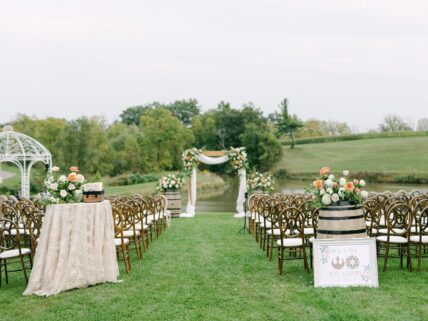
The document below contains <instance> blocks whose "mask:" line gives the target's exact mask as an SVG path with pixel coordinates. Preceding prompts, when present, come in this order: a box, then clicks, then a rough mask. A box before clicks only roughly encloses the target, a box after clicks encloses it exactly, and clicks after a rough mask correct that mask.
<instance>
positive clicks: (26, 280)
mask: <svg viewBox="0 0 428 321" xmlns="http://www.w3.org/2000/svg"><path fill="white" fill-rule="evenodd" d="M19 259H20V261H21V266H22V271H23V272H24V277H25V283H26V284H28V275H27V268H26V267H25V263H24V257H23V256H20V257H19Z"/></svg>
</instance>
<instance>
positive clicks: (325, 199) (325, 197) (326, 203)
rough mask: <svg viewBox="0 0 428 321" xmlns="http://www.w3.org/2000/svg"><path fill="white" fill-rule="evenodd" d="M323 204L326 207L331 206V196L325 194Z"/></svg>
mask: <svg viewBox="0 0 428 321" xmlns="http://www.w3.org/2000/svg"><path fill="white" fill-rule="evenodd" d="M322 203H323V204H324V205H330V204H331V197H330V195H329V194H324V195H323V197H322Z"/></svg>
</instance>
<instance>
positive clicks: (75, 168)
mask: <svg viewBox="0 0 428 321" xmlns="http://www.w3.org/2000/svg"><path fill="white" fill-rule="evenodd" d="M69 169H70V172H78V171H79V168H78V167H77V166H71V167H70V168H69Z"/></svg>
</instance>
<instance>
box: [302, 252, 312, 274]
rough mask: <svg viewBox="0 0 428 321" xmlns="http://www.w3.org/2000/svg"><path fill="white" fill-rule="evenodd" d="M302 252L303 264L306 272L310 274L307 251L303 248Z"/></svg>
mask: <svg viewBox="0 0 428 321" xmlns="http://www.w3.org/2000/svg"><path fill="white" fill-rule="evenodd" d="M302 251H303V261H304V262H303V263H304V265H305V270H306V272H308V273H309V271H310V269H309V264H308V259H307V257H306V249H305V248H304V247H303V248H302Z"/></svg>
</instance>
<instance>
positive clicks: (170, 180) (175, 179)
mask: <svg viewBox="0 0 428 321" xmlns="http://www.w3.org/2000/svg"><path fill="white" fill-rule="evenodd" d="M183 184H184V179H183V178H182V177H180V176H175V175H173V174H169V175H167V176H163V177H161V178H160V179H159V184H158V186H157V187H156V189H157V190H158V191H159V192H161V193H164V192H177V191H179V190H180V188H181V187H182V186H183Z"/></svg>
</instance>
